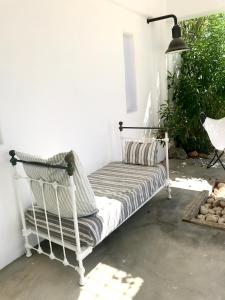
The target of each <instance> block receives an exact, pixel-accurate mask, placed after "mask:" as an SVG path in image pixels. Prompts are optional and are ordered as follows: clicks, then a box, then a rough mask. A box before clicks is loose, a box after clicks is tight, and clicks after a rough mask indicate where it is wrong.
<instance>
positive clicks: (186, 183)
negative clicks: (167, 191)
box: [171, 177, 212, 192]
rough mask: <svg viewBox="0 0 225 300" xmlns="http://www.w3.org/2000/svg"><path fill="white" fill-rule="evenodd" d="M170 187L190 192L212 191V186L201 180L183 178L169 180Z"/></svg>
mask: <svg viewBox="0 0 225 300" xmlns="http://www.w3.org/2000/svg"><path fill="white" fill-rule="evenodd" d="M171 187H175V188H180V189H185V190H192V191H204V190H205V191H209V192H211V191H212V186H211V185H210V184H209V182H208V181H207V180H205V179H202V178H194V177H191V178H185V177H184V178H183V177H177V178H175V179H174V180H171Z"/></svg>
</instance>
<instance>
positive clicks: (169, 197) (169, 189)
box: [167, 184, 172, 199]
mask: <svg viewBox="0 0 225 300" xmlns="http://www.w3.org/2000/svg"><path fill="white" fill-rule="evenodd" d="M167 191H168V199H172V195H171V187H170V184H168V186H167Z"/></svg>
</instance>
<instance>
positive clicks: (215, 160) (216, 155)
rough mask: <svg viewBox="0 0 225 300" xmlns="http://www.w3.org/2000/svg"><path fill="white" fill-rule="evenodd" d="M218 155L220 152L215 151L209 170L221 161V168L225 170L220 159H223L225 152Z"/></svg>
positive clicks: (208, 166)
mask: <svg viewBox="0 0 225 300" xmlns="http://www.w3.org/2000/svg"><path fill="white" fill-rule="evenodd" d="M218 153H219V151H218V150H215V154H214V156H213V158H212V159H211V161H210V162H209V164H208V165H207V169H209V168H211V167H212V166H214V165H215V164H216V163H217V162H218V161H219V162H220V164H221V166H222V167H223V169H224V170H225V166H224V164H223V162H222V161H221V159H220V158H221V157H222V155H223V154H224V151H222V152H221V153H220V154H218Z"/></svg>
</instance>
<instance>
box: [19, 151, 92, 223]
mask: <svg viewBox="0 0 225 300" xmlns="http://www.w3.org/2000/svg"><path fill="white" fill-rule="evenodd" d="M67 154H68V153H59V154H57V155H55V156H53V157H51V158H48V159H43V158H40V157H37V156H34V155H30V154H26V153H21V152H16V155H17V156H18V157H19V158H20V159H22V160H27V161H37V162H42V163H47V164H53V165H63V166H66V163H65V156H66V155H67ZM73 155H74V164H75V166H74V167H75V171H74V175H73V180H74V183H75V186H76V191H75V196H76V206H77V214H78V217H86V216H89V215H92V214H94V213H96V212H97V211H98V209H97V206H96V202H95V196H94V192H93V190H92V188H91V186H90V183H89V181H88V178H87V176H86V174H85V172H84V170H83V167H82V165H81V163H80V161H79V158H78V156H77V154H76V153H74V152H73ZM23 168H24V171H25V173H26V174H27V176H28V177H29V178H32V179H36V180H38V179H42V180H43V181H47V182H57V183H58V184H60V185H64V186H69V176H68V174H67V172H66V171H65V170H60V169H52V168H46V167H40V166H34V165H28V164H23ZM31 189H32V192H33V195H34V198H35V200H36V202H37V205H38V206H39V207H40V208H42V209H44V203H43V197H42V189H41V186H40V184H39V182H37V181H34V180H33V181H32V180H31ZM43 191H44V196H45V202H46V209H47V211H48V212H50V213H53V214H56V215H58V209H57V202H56V195H55V190H54V188H53V186H52V185H49V184H44V185H43ZM57 193H58V199H59V208H60V216H61V217H65V218H72V217H73V210H72V202H71V196H70V194H69V191H68V189H65V188H62V187H58V188H57Z"/></svg>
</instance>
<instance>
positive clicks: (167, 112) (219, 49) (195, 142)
mask: <svg viewBox="0 0 225 300" xmlns="http://www.w3.org/2000/svg"><path fill="white" fill-rule="evenodd" d="M181 26H182V31H183V32H182V35H183V37H184V39H185V41H186V43H187V44H188V45H189V47H190V48H191V51H189V52H185V53H183V54H182V56H181V62H180V66H179V68H178V70H177V72H175V73H174V74H171V73H169V75H168V89H169V99H168V101H167V103H166V104H163V105H161V108H160V115H161V120H162V122H163V124H164V126H165V127H168V128H169V132H170V136H172V137H173V138H174V141H175V143H176V144H177V145H178V146H182V147H183V148H184V149H185V150H186V151H187V152H190V151H193V150H197V151H198V152H204V153H208V152H209V150H210V146H211V144H210V141H209V139H208V136H207V133H206V132H205V131H204V129H203V128H202V126H201V124H200V121H199V114H200V112H201V111H203V112H205V113H206V115H207V116H208V117H211V118H215V119H216V118H222V117H225V34H224V33H225V14H217V15H212V16H208V17H201V18H197V19H192V20H188V21H183V22H182V24H181Z"/></svg>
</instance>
